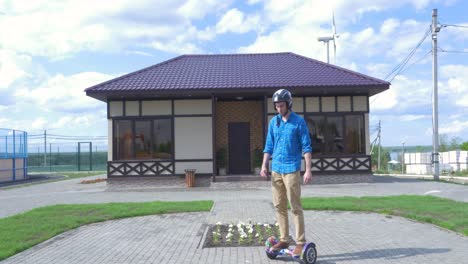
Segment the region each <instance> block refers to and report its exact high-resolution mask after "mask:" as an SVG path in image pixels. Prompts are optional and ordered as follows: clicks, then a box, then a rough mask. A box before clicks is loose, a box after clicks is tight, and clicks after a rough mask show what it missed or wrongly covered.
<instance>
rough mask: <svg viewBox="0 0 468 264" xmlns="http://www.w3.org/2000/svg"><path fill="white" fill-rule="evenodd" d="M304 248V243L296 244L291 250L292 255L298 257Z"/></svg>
mask: <svg viewBox="0 0 468 264" xmlns="http://www.w3.org/2000/svg"><path fill="white" fill-rule="evenodd" d="M303 249H304V244H297V246H296V247H295V248H294V251H293V257H296V258H297V257H300V256H301V254H302V250H303Z"/></svg>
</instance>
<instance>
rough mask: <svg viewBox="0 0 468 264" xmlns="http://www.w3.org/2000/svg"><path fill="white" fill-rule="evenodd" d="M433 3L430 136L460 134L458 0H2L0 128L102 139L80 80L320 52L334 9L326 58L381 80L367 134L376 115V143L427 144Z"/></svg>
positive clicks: (462, 47)
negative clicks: (180, 60) (200, 60)
mask: <svg viewBox="0 0 468 264" xmlns="http://www.w3.org/2000/svg"><path fill="white" fill-rule="evenodd" d="M434 8H437V9H438V15H439V17H438V20H439V24H440V25H441V26H442V28H441V30H440V32H439V34H438V43H439V48H440V50H439V52H438V62H439V68H438V69H439V81H438V87H439V92H438V98H439V133H441V134H446V135H447V136H448V137H449V138H453V137H460V138H461V139H463V140H464V141H467V140H468V115H467V113H468V111H467V110H468V17H467V16H466V14H467V13H468V1H461V0H459V1H457V0H449V1H430V0H395V1H387V0H359V1H346V0H342V1H339V0H336V1H318V0H317V1H315V0H310V1H295V0H290V1H284V0H248V1H230V0H226V1H216V0H198V1H192V0H188V1H178V0H167V1H165V0H164V1H154V0H115V1H112V4H110V2H108V1H95V0H93V1H90V0H57V1H52V0H49V1H46V0H11V1H9V0H0V127H3V128H14V129H19V130H25V131H27V132H28V133H29V134H30V135H33V137H34V135H38V134H40V133H44V132H43V131H44V130H47V131H48V133H49V134H55V135H68V136H82V137H94V136H96V137H98V136H106V135H107V122H106V105H105V103H103V102H101V101H98V100H95V99H93V98H89V97H87V96H86V95H85V93H84V89H85V88H87V87H90V86H92V85H95V84H98V83H101V82H103V81H106V80H109V79H112V78H115V77H118V76H120V75H123V74H126V73H129V72H133V71H136V70H139V69H141V68H144V67H147V66H150V65H153V64H157V63H159V62H162V61H165V60H167V59H170V58H173V57H176V56H178V55H181V54H219V53H265V52H294V53H297V54H300V55H303V56H307V57H310V58H313V59H317V60H321V61H326V46H325V45H324V43H322V42H319V41H317V38H318V37H323V36H331V34H332V16H333V15H332V14H334V18H335V24H336V33H337V34H338V35H339V36H338V38H337V39H336V56H334V54H333V49H332V48H331V49H330V60H331V62H332V63H333V62H334V63H335V64H336V65H338V66H341V67H344V68H348V69H350V70H353V71H357V72H360V73H363V74H367V75H370V76H373V77H376V78H380V79H383V80H388V81H391V87H390V89H389V90H387V91H385V92H383V93H381V94H379V95H377V96H373V97H371V98H370V102H371V104H370V129H371V141H372V140H373V139H374V138H375V136H376V132H375V128H376V126H377V124H378V122H379V120H380V121H381V124H382V139H381V140H382V145H383V146H395V145H401V144H402V142H405V144H406V145H431V144H432V106H431V104H432V53H431V35H430V34H428V35H426V34H425V33H426V32H427V31H428V30H429V27H430V24H431V19H432V17H431V15H432V9H434ZM421 41H422V42H421ZM418 43H421V44H420V45H418ZM331 46H332V45H331ZM410 54H413V55H412V56H411V58H410V59H409V60H408V61H407V63H406V64H404V67H403V68H398V69H397V68H396V67H397V66H398V65H402V62H403V61H404V60H405V58H408V56H409V55H410ZM394 69H397V70H396V71H394ZM392 72H393V74H390V73H392ZM396 73H398V74H397V75H395V74H396ZM389 74H390V75H389ZM32 139H33V138H32ZM56 140H57V142H56V143H57V144H58V143H59V142H58V141H59V139H56ZM32 142H34V140H32ZM50 142H54V139H52V140H51V141H50ZM101 143H102V144H104V145H105V141H102V142H101ZM103 147H105V146H103Z"/></svg>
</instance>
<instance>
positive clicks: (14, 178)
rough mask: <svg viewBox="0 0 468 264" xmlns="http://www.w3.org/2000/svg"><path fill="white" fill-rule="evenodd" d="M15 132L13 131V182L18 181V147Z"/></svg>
mask: <svg viewBox="0 0 468 264" xmlns="http://www.w3.org/2000/svg"><path fill="white" fill-rule="evenodd" d="M15 136H16V135H15V130H14V129H13V180H16V146H15V143H16V142H15V141H16V140H15Z"/></svg>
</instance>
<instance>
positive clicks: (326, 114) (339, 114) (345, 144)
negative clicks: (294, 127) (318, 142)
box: [304, 112, 367, 156]
mask: <svg viewBox="0 0 468 264" xmlns="http://www.w3.org/2000/svg"><path fill="white" fill-rule="evenodd" d="M308 116H311V117H312V116H318V117H324V118H325V120H326V122H327V123H328V117H342V121H341V122H342V126H343V131H342V132H343V134H342V137H343V152H342V153H330V152H322V153H319V154H315V155H318V156H329V155H335V156H340V155H366V152H367V150H366V140H365V136H366V133H365V131H366V124H365V123H366V118H365V113H364V112H318V113H310V112H307V113H304V119H305V121H306V123H307V117H308ZM347 116H361V117H362V121H363V122H362V127H361V129H362V132H363V133H362V138H361V140H362V148H363V150H364V153H348V152H347V148H348V139H347V137H346V131H347V128H348V126H347V123H346V117H347ZM307 124H308V123H307ZM311 140H312V138H311ZM322 144H324V143H322ZM313 151H314V150H313V149H312V152H313Z"/></svg>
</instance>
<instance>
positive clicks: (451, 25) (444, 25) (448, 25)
mask: <svg viewBox="0 0 468 264" xmlns="http://www.w3.org/2000/svg"><path fill="white" fill-rule="evenodd" d="M441 26H442V27H458V28H468V26H463V25H454V24H441Z"/></svg>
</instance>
